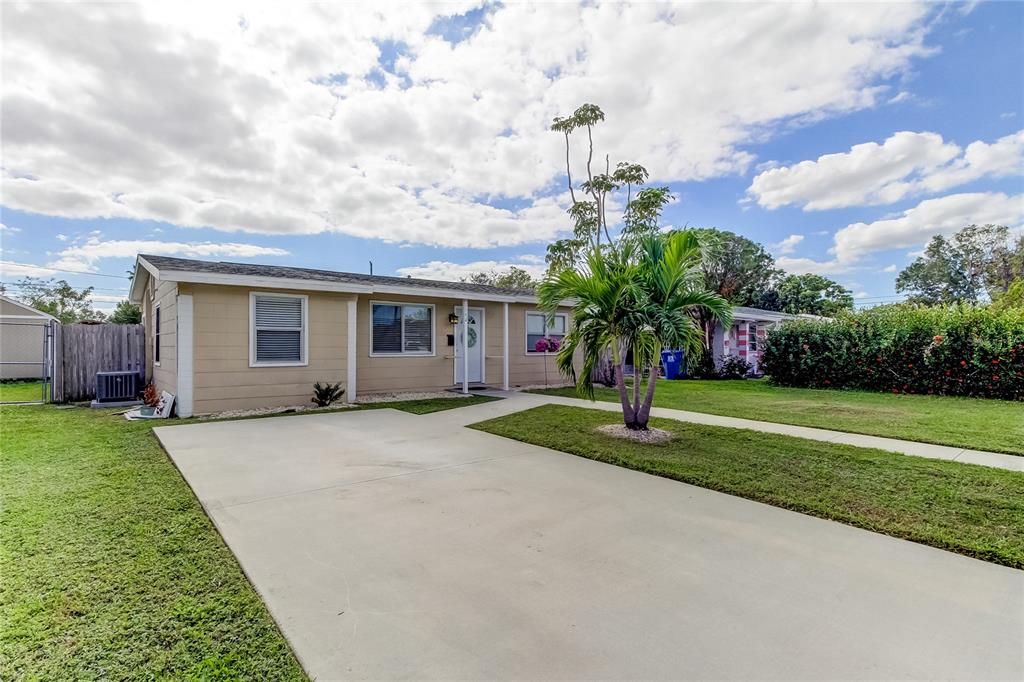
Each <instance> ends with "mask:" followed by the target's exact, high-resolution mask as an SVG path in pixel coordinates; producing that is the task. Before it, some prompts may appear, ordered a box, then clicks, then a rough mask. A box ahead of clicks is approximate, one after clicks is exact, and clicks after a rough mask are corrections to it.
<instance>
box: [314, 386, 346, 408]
mask: <svg viewBox="0 0 1024 682" xmlns="http://www.w3.org/2000/svg"><path fill="white" fill-rule="evenodd" d="M344 394H345V389H343V388H342V387H341V382H338V383H336V384H332V383H331V382H329V381H328V382H327V383H324V384H321V383H320V382H319V381H318V382H316V383H315V384H313V399H312V401H313V403H314V404H316V406H317V407H327V406H328V405H330V404H331V403H333V402H336V401H338V400H341V396H343V395H344Z"/></svg>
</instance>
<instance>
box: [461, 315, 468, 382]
mask: <svg viewBox="0 0 1024 682" xmlns="http://www.w3.org/2000/svg"><path fill="white" fill-rule="evenodd" d="M461 321H462V392H463V393H466V394H469V299H468V298H464V299H462V320H461Z"/></svg>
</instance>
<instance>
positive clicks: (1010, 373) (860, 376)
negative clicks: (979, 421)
mask: <svg viewBox="0 0 1024 682" xmlns="http://www.w3.org/2000/svg"><path fill="white" fill-rule="evenodd" d="M763 350H764V355H763V358H762V363H761V366H762V368H763V369H764V372H765V373H766V374H768V375H769V376H770V378H771V381H772V382H774V383H777V384H780V385H783V386H804V387H813V388H856V389H863V390H871V391H891V392H893V393H927V394H935V395H963V396H976V397H986V398H1004V399H1007V400H1024V309H1020V308H1016V309H1010V310H1003V311H999V312H997V311H993V310H992V309H991V308H989V307H986V306H967V305H964V306H950V307H931V308H928V307H914V306H909V305H893V306H880V307H878V308H872V309H870V310H864V311H861V312H859V313H848V314H844V315H842V316H840V317H838V318H836V319H833V320H793V321H790V322H787V323H785V324H783V325H782V326H781V327H780V328H778V329H775V330H772V331H771V332H770V333H769V335H768V338H767V339H766V341H765V343H764V346H763Z"/></svg>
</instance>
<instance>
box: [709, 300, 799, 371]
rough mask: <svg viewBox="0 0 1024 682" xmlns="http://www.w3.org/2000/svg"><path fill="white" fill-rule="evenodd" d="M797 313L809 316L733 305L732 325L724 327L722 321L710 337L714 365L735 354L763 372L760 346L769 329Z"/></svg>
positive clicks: (755, 369) (718, 364) (719, 364)
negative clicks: (711, 337)
mask: <svg viewBox="0 0 1024 682" xmlns="http://www.w3.org/2000/svg"><path fill="white" fill-rule="evenodd" d="M798 317H810V316H807V315H790V314H789V313H778V312H774V311H771V310H761V309H760V308H747V307H745V306H735V307H734V308H733V309H732V326H731V327H729V328H728V329H723V328H722V326H721V325H717V326H716V327H715V336H714V338H713V339H712V340H711V344H712V345H711V352H712V355H713V356H714V358H715V365H716V366H721V364H722V360H724V359H725V358H727V357H730V356H736V357H740V358H743V359H744V360H746V361H747V362H749V363H750V364H751V366H752V367H753V373H754V374H761V366H760V365H761V353H762V350H761V349H762V346H763V345H764V339H765V337H767V336H768V330H769V329H771V328H772V327H775V326H777V325H778V324H780V323H781V322H783V321H785V320H791V319H794V318H798Z"/></svg>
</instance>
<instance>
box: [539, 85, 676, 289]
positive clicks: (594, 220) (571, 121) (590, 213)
mask: <svg viewBox="0 0 1024 682" xmlns="http://www.w3.org/2000/svg"><path fill="white" fill-rule="evenodd" d="M603 120H604V112H603V111H601V108H600V107H598V106H597V105H595V104H584V105H582V106H580V107H579V108H578V109H576V111H574V112H573V113H572V115H571V116H567V117H564V118H563V117H560V116H559V117H556V118H555V120H554V122H553V123H552V124H551V130H553V131H555V132H559V133H562V135H564V137H565V174H566V181H567V183H568V187H569V196H570V199H571V201H572V205H571V206H570V207H569V216H570V218H571V220H572V224H573V236H572V237H569V238H567V239H561V240H558V241H556V242H554V243H552V244H550V245H549V246H548V249H547V255H546V257H545V260H546V261H547V264H548V273H549V274H555V273H557V272H559V271H561V270H566V269H572V268H574V267H576V266H577V265H580V264H581V263H582V262H583V260H584V259H585V257H586V256H587V255H588V254H589V252H590V251H591V250H592V249H598V250H614V249H616V248H618V245H619V243H620V242H621V241H622V240H624V239H642V238H643V237H645V236H647V235H650V234H653V233H654V232H656V231H657V230H658V227H659V221H660V219H661V212H662V210H663V209H664V207H665V205H666V204H668V202H669V201H671V200H672V195H671V194H670V193H669V189H668V187H644V185H645V184H646V182H647V178H648V172H647V169H646V168H644V167H643V166H641V165H639V164H636V163H630V162H619V163H617V164H616V165H615V169H614V170H612V167H611V160H610V159H609V157H608V156H607V155H606V156H605V157H604V172H600V168H598V172H596V173H595V172H594V128H595V127H596V126H597V124H598V123H600V122H601V121H603ZM584 130H585V131H586V134H587V161H586V178H585V179H584V180H583V181H582V182H581V183H580V184H579V186H577V185H575V184H573V178H572V159H571V156H570V148H571V145H570V137H571V136H572V134H573V133H575V132H577V131H579V132H581V133H582V131H584ZM610 198H611V199H612V203H613V204H617V205H621V206H623V211H622V216H621V225H622V226H621V229H614V227H615V224H613V223H612V222H611V221H609V217H608V203H609V199H610ZM613 234H614V235H615V239H613V238H612V235H613Z"/></svg>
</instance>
